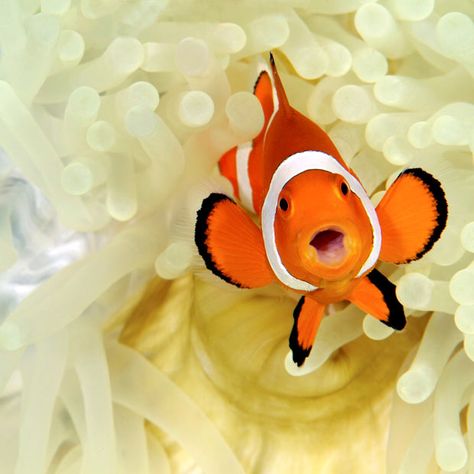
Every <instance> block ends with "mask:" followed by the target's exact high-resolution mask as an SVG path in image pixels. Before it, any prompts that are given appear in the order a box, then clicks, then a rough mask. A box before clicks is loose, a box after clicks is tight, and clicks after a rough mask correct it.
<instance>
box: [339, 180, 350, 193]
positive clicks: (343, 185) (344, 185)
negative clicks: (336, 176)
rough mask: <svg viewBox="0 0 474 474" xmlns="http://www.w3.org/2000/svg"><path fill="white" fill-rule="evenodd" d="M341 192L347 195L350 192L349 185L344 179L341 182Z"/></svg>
mask: <svg viewBox="0 0 474 474" xmlns="http://www.w3.org/2000/svg"><path fill="white" fill-rule="evenodd" d="M341 193H342V194H343V195H344V196H346V195H347V194H348V193H349V186H347V183H346V182H345V181H343V182H342V183H341Z"/></svg>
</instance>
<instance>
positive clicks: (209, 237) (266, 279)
mask: <svg viewBox="0 0 474 474" xmlns="http://www.w3.org/2000/svg"><path fill="white" fill-rule="evenodd" d="M194 240H195V242H196V245H197V248H198V250H199V253H200V255H201V257H202V258H203V260H204V262H205V264H206V267H207V268H208V269H209V270H211V271H212V272H213V273H214V274H215V275H217V276H218V277H220V278H222V279H223V280H225V281H226V282H228V283H231V284H233V285H235V286H238V287H240V288H257V287H261V286H265V285H268V284H269V283H271V282H272V281H273V280H274V275H273V272H272V271H271V269H270V266H269V264H268V262H267V258H266V253H265V246H264V243H263V237H262V233H261V230H260V229H259V228H258V226H257V225H256V224H255V223H254V222H253V221H252V219H250V217H249V216H248V215H247V214H246V213H245V211H244V210H243V209H242V208H240V207H239V206H238V205H237V204H236V203H235V202H234V201H232V199H230V198H229V197H227V196H225V195H224V194H218V193H212V194H210V195H209V196H208V197H207V198H206V199H204V201H203V202H202V204H201V209H199V211H198V212H197V220H196V227H195V233H194Z"/></svg>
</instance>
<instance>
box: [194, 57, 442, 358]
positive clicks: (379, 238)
mask: <svg viewBox="0 0 474 474" xmlns="http://www.w3.org/2000/svg"><path fill="white" fill-rule="evenodd" d="M270 62H271V70H270V69H269V68H268V67H267V66H266V65H263V66H262V71H261V73H260V75H259V77H258V79H257V82H256V84H255V89H254V93H255V95H256V96H257V98H258V99H259V101H260V103H261V105H262V108H263V112H264V116H265V123H264V127H263V129H262V131H261V132H260V134H259V135H258V136H257V137H256V138H255V139H254V140H253V141H252V142H249V143H243V144H241V145H239V146H238V147H235V148H233V149H232V150H229V151H228V152H227V153H225V154H224V155H223V156H222V158H221V159H220V162H219V168H220V171H221V174H223V175H224V176H225V177H227V178H228V179H229V180H230V182H231V183H232V186H233V190H234V195H235V197H236V198H237V199H238V200H239V201H240V203H241V206H239V205H238V204H236V203H235V202H234V201H233V200H231V199H230V198H229V197H227V196H225V195H222V194H217V193H213V194H211V195H210V196H209V197H207V198H206V199H205V200H204V201H203V203H202V205H201V209H200V210H199V211H198V214H197V221H196V228H195V242H196V245H197V247H198V250H199V253H200V254H201V256H202V257H203V259H204V262H205V263H206V266H207V268H209V269H210V270H211V271H212V272H213V273H214V274H216V275H217V276H219V277H221V278H222V279H224V280H225V281H227V282H229V283H231V284H234V285H236V286H239V287H242V288H257V287H262V286H265V285H268V284H270V283H273V282H277V283H279V284H281V285H282V286H284V287H286V288H289V289H291V290H293V291H295V292H297V293H300V294H302V296H301V298H300V300H299V302H298V304H297V306H296V308H295V310H294V313H293V316H294V324H293V329H292V331H291V334H290V348H291V350H292V352H293V360H294V361H295V362H296V363H297V364H298V365H302V364H303V363H304V360H305V359H306V357H307V356H308V355H309V353H310V351H311V348H312V345H313V341H314V338H315V336H316V333H317V329H318V327H319V324H320V321H321V319H322V317H323V316H324V310H325V306H326V305H327V304H329V303H332V302H336V301H341V300H348V301H351V302H352V303H354V304H356V305H357V306H358V307H359V308H361V309H362V310H364V311H366V312H367V313H369V314H371V315H373V316H374V317H376V318H378V319H379V320H380V321H382V322H383V323H385V324H387V325H389V326H390V327H392V328H394V329H397V330H400V329H403V327H404V326H405V316H404V312H403V307H402V305H401V304H400V303H399V301H398V300H397V297H396V294H395V286H394V285H393V284H392V283H391V282H390V281H389V280H388V279H386V278H385V277H384V276H383V275H382V274H381V273H380V272H378V271H377V270H375V269H374V267H375V265H376V263H377V261H378V260H379V259H381V260H383V261H386V262H392V263H406V262H408V261H411V260H415V259H418V258H420V257H421V256H422V255H424V254H425V253H426V252H427V251H428V250H429V249H430V248H431V247H432V246H433V244H434V243H435V242H436V240H438V238H439V237H440V235H441V232H442V230H443V229H444V227H445V224H446V219H447V203H446V199H445V196H444V192H443V190H442V188H441V185H440V183H439V182H438V181H437V180H436V179H435V178H433V177H432V176H431V175H430V174H428V173H426V172H425V171H423V170H421V169H419V168H415V169H407V170H405V171H403V172H402V173H401V174H400V176H399V177H398V178H397V179H396V180H395V182H394V183H393V184H392V186H391V187H390V188H389V189H388V190H387V192H386V193H385V195H384V197H383V199H382V201H381V202H380V204H379V205H378V206H377V208H376V209H375V208H374V206H373V205H372V203H371V201H370V198H369V196H368V195H367V193H366V191H365V190H364V188H363V186H362V184H361V183H360V181H359V180H358V178H357V176H356V175H355V174H354V173H353V172H352V170H350V169H349V168H348V166H347V165H346V164H345V163H344V161H343V159H342V157H341V156H340V154H339V152H338V151H337V149H336V147H335V146H334V144H333V143H332V141H331V140H330V138H329V136H328V135H327V134H326V133H325V132H324V131H323V130H322V129H321V128H320V127H318V126H317V125H316V124H314V123H313V122H311V121H310V120H309V119H307V118H306V117H305V116H303V115H302V114H300V113H299V112H298V111H297V110H295V109H294V108H292V107H291V105H290V104H289V103H288V100H287V98H286V94H285V92H284V89H283V86H282V84H281V81H280V78H279V76H278V73H277V70H276V67H275V64H274V62H273V58H272V57H271V61H270ZM414 203H416V208H415V205H414ZM244 208H245V209H247V210H248V211H250V212H255V213H256V214H257V216H259V218H260V227H259V226H258V225H257V224H255V223H254V221H253V220H252V219H251V218H250V216H249V215H248V214H247V212H246V211H245V210H244Z"/></svg>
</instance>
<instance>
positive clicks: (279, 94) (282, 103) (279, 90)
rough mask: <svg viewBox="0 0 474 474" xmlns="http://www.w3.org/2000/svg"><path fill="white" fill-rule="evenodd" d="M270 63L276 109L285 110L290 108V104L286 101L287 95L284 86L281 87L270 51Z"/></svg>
mask: <svg viewBox="0 0 474 474" xmlns="http://www.w3.org/2000/svg"><path fill="white" fill-rule="evenodd" d="M270 65H271V68H272V76H273V84H274V87H275V91H276V98H277V100H278V107H277V109H279V110H282V111H286V110H288V109H289V108H291V106H290V103H289V102H288V97H287V96H286V92H285V88H284V87H283V84H282V82H281V79H280V76H279V75H278V71H277V67H276V64H275V58H274V57H273V54H272V53H270Z"/></svg>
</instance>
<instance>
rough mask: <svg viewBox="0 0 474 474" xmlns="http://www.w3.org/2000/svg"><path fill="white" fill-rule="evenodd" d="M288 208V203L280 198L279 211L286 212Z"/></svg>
mask: <svg viewBox="0 0 474 474" xmlns="http://www.w3.org/2000/svg"><path fill="white" fill-rule="evenodd" d="M288 207H289V205H288V201H287V200H286V199H285V198H281V199H280V209H281V210H282V211H287V210H288Z"/></svg>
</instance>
